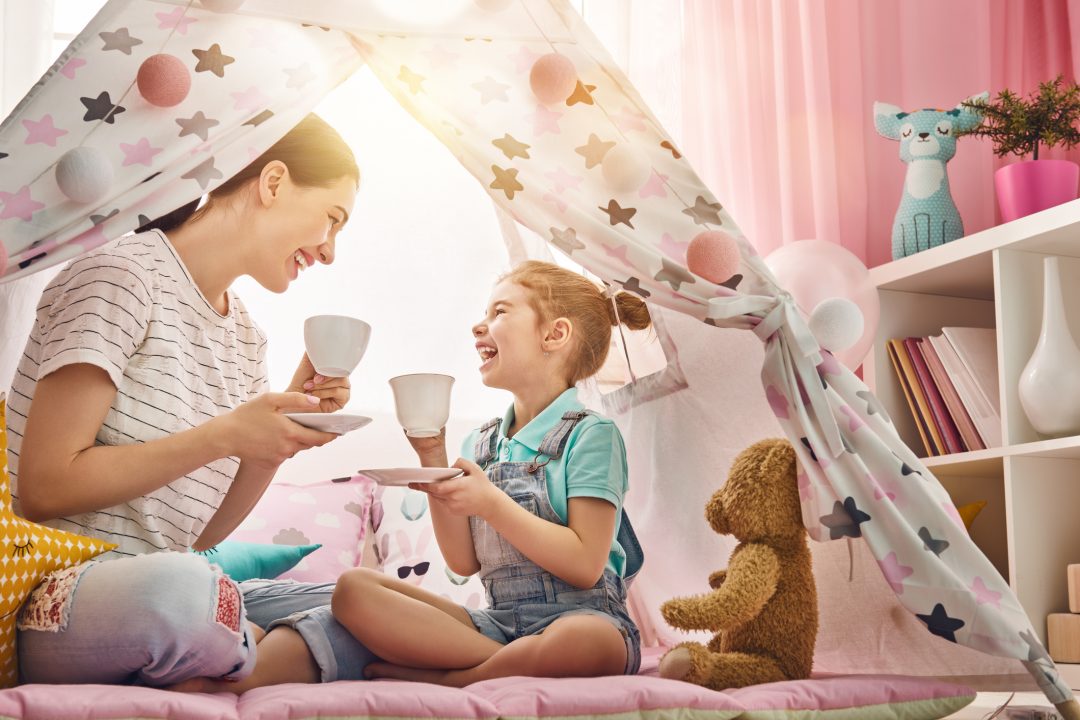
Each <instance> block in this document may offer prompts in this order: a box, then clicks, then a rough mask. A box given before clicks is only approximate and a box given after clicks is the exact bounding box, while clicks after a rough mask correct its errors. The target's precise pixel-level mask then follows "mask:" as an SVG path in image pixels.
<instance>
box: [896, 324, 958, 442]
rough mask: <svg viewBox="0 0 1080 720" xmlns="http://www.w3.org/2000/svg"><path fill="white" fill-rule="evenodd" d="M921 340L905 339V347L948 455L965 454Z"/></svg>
mask: <svg viewBox="0 0 1080 720" xmlns="http://www.w3.org/2000/svg"><path fill="white" fill-rule="evenodd" d="M920 340H921V338H913V337H910V338H904V347H906V348H907V351H908V354H909V355H911V364H912V365H914V366H915V376H916V377H917V378H918V380H919V385H920V386H921V387H922V390H923V393H924V394H925V395H926V401H927V403H928V404H929V405H930V414H931V416H932V420H933V422H934V424H935V425H937V428H938V431H939V432H940V433H941V438H942V440H943V441H944V443H945V452H946V453H948V454H952V453H959V452H964V444H963V441H962V440H961V439H960V431H959V430H957V429H956V423H954V422H953V420H952V418H951V417H949V410H948V408H946V407H945V401H944V400H943V399H942V397H941V393H940V392H939V391H938V388H937V385H936V384H935V383H934V378H933V377H932V376H931V375H930V369H929V368H928V367H927V366H926V358H924V357H923V353H922V343H921V342H920Z"/></svg>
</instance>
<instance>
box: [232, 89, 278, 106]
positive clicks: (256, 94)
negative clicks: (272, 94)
mask: <svg viewBox="0 0 1080 720" xmlns="http://www.w3.org/2000/svg"><path fill="white" fill-rule="evenodd" d="M229 94H230V95H232V96H233V100H235V101H236V104H235V105H233V110H258V109H259V108H261V107H266V106H267V105H269V104H270V99H269V98H267V97H266V96H265V95H263V94H262V93H261V92H260V91H259V88H257V87H255V86H254V85H252V86H251V87H249V88H248V89H247V90H245V91H244V92H234V93H229Z"/></svg>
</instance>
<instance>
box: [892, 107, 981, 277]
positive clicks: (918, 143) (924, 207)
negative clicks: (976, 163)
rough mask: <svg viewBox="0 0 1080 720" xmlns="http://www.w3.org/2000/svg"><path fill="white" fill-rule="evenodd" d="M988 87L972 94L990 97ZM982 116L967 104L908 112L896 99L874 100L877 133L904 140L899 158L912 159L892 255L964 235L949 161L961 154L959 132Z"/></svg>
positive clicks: (904, 254) (894, 230)
mask: <svg viewBox="0 0 1080 720" xmlns="http://www.w3.org/2000/svg"><path fill="white" fill-rule="evenodd" d="M987 97H989V93H985V92H984V93H982V94H980V95H976V96H974V97H971V98H969V99H968V101H969V102H970V101H972V100H985V99H986V98H987ZM980 122H982V116H981V115H979V114H978V113H975V112H972V111H971V110H969V109H967V108H965V107H964V105H963V103H961V104H960V105H957V106H956V107H955V108H953V109H952V110H917V111H915V112H910V113H907V112H904V111H903V110H901V109H900V108H898V107H897V106H895V105H889V104H887V103H881V102H876V103H874V127H876V128H877V131H878V134H879V135H881V136H882V137H886V138H888V139H890V140H899V141H900V160H901V161H903V162H904V163H905V164H906V165H907V175H906V176H905V177H904V192H903V194H902V195H901V196H900V207H899V208H898V209H897V210H896V217H895V218H894V219H893V227H892V256H893V260H897V259H899V258H902V257H907V256H908V255H914V254H915V253H917V252H919V251H920V250H926V249H928V248H932V247H937V246H938V245H943V244H945V243H947V242H949V241H950V240H955V239H956V238H959V237H963V236H964V223H963V221H962V220H961V219H960V212H959V211H958V210H957V209H956V203H954V202H953V198H952V193H951V192H950V191H949V175H948V173H947V172H946V169H945V165H946V163H948V162H949V160H951V159H952V157H953V155H955V154H956V133H957V132H959V131H962V130H970V129H971V128H973V127H975V126H976V125H978V124H979V123H980Z"/></svg>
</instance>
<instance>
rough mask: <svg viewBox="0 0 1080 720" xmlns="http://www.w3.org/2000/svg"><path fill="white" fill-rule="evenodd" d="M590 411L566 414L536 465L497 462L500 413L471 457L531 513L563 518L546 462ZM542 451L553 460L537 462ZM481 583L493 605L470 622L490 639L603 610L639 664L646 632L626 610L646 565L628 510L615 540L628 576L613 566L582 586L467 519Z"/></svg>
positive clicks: (633, 666)
mask: <svg viewBox="0 0 1080 720" xmlns="http://www.w3.org/2000/svg"><path fill="white" fill-rule="evenodd" d="M587 414H588V411H579V412H575V411H572V412H568V413H566V414H564V415H563V416H562V421H561V422H560V423H559V424H558V425H556V426H555V428H553V429H552V430H551V431H549V432H548V434H547V435H546V436H545V437H544V440H543V442H542V443H541V445H540V452H539V454H538V455H537V456H536V457H535V458H534V459H533V461H532V462H497V461H496V460H497V458H496V451H497V446H498V441H499V425H500V423H501V421H502V419H501V418H495V419H494V420H491V421H490V422H488V423H486V424H485V425H484V426H483V427H481V428H480V433H479V437H478V438H477V440H476V448H475V450H474V456H475V458H476V463H477V464H478V465H480V466H481V467H483V468H484V470H485V472H486V473H487V476H488V478H489V479H490V480H491V482H492V483H493V484H494V485H495V486H496V487H498V488H499V489H500V490H502V491H503V492H505V493H506V494H507V495H509V496H510V497H511V498H513V499H514V500H515V501H516V502H517V503H518V504H519V505H521V506H522V507H524V508H525V509H526V510H528V511H529V512H530V513H532V514H533V515H536V516H537V517H541V518H543V519H545V520H547V521H549V522H553V523H555V524H557V525H563V524H564V523H563V521H562V520H561V519H560V518H559V516H558V514H556V512H555V509H554V508H553V507H552V506H551V501H550V499H549V498H548V491H547V472H546V470H545V469H544V467H545V466H546V465H547V464H548V462H550V461H551V460H553V459H555V458H558V457H560V456H561V455H562V453H563V451H564V450H565V448H566V442H567V440H568V438H569V437H570V433H571V432H572V431H573V429H574V427H575V426H576V425H577V424H578V423H579V422H581V420H582V418H584V417H585V416H586V415H587ZM541 456H546V457H547V458H548V459H547V460H544V461H542V462H541V461H540V458H541ZM469 525H470V528H471V529H472V538H473V545H474V547H475V549H476V559H477V560H478V561H479V562H480V580H481V581H482V582H483V583H484V589H485V590H486V591H487V598H488V605H489V607H488V608H485V609H481V610H471V609H470V610H468V612H469V615H471V616H472V621H473V623H474V624H475V625H476V627H477V629H478V630H480V632H481V633H483V634H484V635H485V636H486V637H489V638H491V639H493V640H495V641H496V642H500V643H503V644H506V643H509V642H511V641H512V640H516V639H517V638H520V637H526V636H529V635H536V634H539V633H540V632H542V631H543V630H544V628H546V627H547V626H548V625H550V624H551V623H552V622H554V621H555V620H557V619H558V618H559V617H562V616H563V615H569V614H591V615H598V616H600V617H603V618H604V619H606V620H608V621H609V622H611V623H612V624H613V625H614V626H615V627H617V628H618V629H619V631H620V632H621V633H622V636H623V640H624V641H625V642H626V669H625V673H626V674H628V675H632V674H635V673H637V671H638V668H639V667H640V665H641V635H640V633H639V632H638V629H637V626H636V625H634V621H633V620H631V619H630V615H629V614H628V613H627V609H626V590H627V588H628V587H629V584H630V581H631V580H632V579H633V577H634V575H636V574H637V572H638V570H640V569H641V564H642V561H643V560H644V555H643V553H642V551H641V546H640V544H639V543H638V540H637V537H636V536H635V535H634V530H633V528H632V527H631V526H630V520H629V518H627V517H626V513H625V511H624V512H623V514H622V517H621V522H620V523H619V533H618V540H619V544H620V545H622V547H623V550H624V551H625V552H626V567H625V573H626V577H625V579H624V578H621V577H619V576H618V575H616V574H615V573H613V572H611V570H610V569H605V570H604V574H603V575H602V576H601V578H600V579H599V580H598V581H597V583H596V585H594V586H593V587H591V588H589V589H587V590H582V589H580V588H578V587H576V586H574V585H571V584H570V583H568V582H565V581H563V580H560V579H559V578H557V577H555V576H554V575H552V574H551V573H549V572H548V571H547V570H544V569H543V568H541V567H540V566H538V565H536V564H535V563H533V562H532V561H531V560H529V559H528V558H526V557H525V556H524V555H522V554H521V553H520V552H519V551H518V550H517V549H516V548H515V547H513V546H512V545H511V544H510V543H509V542H507V541H506V540H505V539H503V537H502V536H501V535H499V534H498V533H497V532H495V530H494V529H492V527H491V526H490V525H488V524H487V523H486V522H484V520H482V519H481V518H478V517H475V516H473V517H470V518H469Z"/></svg>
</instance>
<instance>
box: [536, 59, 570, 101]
mask: <svg viewBox="0 0 1080 720" xmlns="http://www.w3.org/2000/svg"><path fill="white" fill-rule="evenodd" d="M529 86H530V87H532V91H533V94H534V95H536V97H538V98H539V99H540V102H542V103H544V104H551V103H557V102H562V101H563V100H565V99H566V98H568V97H570V93H572V92H574V88H576V87H577V69H576V68H575V67H574V63H572V62H571V61H570V58H568V57H566V56H565V55H560V54H559V53H548V54H547V55H542V56H540V58H539V59H538V60H537V61H536V62H534V63H533V66H532V70H530V71H529Z"/></svg>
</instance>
